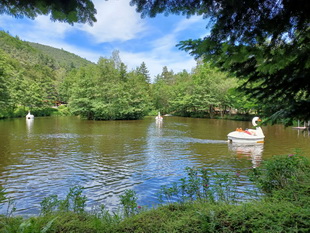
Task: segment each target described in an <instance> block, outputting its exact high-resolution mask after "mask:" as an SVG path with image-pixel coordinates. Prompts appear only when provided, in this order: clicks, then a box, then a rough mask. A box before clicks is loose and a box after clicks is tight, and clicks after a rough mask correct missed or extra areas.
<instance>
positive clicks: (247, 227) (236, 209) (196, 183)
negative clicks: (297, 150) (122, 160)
mask: <svg viewBox="0 0 310 233" xmlns="http://www.w3.org/2000/svg"><path fill="white" fill-rule="evenodd" d="M247 175H248V177H249V179H250V180H252V181H253V182H254V183H255V184H256V186H257V192H248V193H240V191H238V190H239V189H238V187H239V183H238V182H239V178H240V174H218V173H215V174H214V173H211V172H209V171H207V170H205V169H193V168H188V169H187V176H186V177H184V178H182V179H180V181H179V182H176V183H173V184H171V185H169V186H164V187H162V189H161V190H160V191H159V201H161V202H163V203H165V204H163V205H159V206H158V207H157V208H152V209H147V208H145V207H141V206H139V205H138V204H137V197H136V194H135V192H134V191H132V190H127V191H126V192H125V193H124V194H123V195H121V196H120V203H121V206H120V210H119V211H118V212H114V213H110V212H109V211H107V210H106V209H105V208H104V206H98V207H97V208H95V209H93V210H92V211H90V212H86V211H85V202H86V197H85V196H83V195H82V191H83V188H82V187H73V188H71V189H70V192H69V193H68V195H67V197H66V198H65V199H64V200H59V199H58V197H57V196H50V197H47V198H45V199H44V200H43V201H42V203H41V214H40V215H39V216H36V217H32V218H29V219H24V218H22V217H11V215H10V214H8V215H7V216H1V218H0V231H1V232H308V231H309V229H310V195H309V194H310V165H309V160H308V159H306V158H304V157H302V156H298V155H286V156H275V157H274V158H273V159H271V160H270V161H266V162H264V164H263V166H261V167H259V168H255V169H252V170H251V171H250V172H249V173H248V174H247ZM2 201H5V199H4V198H2ZM8 213H11V212H10V211H8Z"/></svg>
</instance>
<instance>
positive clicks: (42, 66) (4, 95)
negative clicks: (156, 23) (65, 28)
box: [0, 31, 258, 120]
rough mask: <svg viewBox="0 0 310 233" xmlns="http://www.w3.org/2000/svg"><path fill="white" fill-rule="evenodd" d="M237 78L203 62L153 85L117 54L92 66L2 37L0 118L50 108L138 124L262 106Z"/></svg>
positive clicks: (170, 73)
mask: <svg viewBox="0 0 310 233" xmlns="http://www.w3.org/2000/svg"><path fill="white" fill-rule="evenodd" d="M238 85H239V84H238V82H237V80H236V79H235V78H234V77H230V76H229V75H228V74H227V73H224V72H221V71H219V70H218V69H216V68H213V67H211V65H210V64H209V63H207V62H201V61H199V62H198V63H197V66H196V67H195V69H193V70H192V72H191V73H189V72H187V71H185V70H184V71H182V72H179V73H174V72H173V70H169V69H168V67H166V66H165V67H163V70H162V73H161V74H158V75H157V76H156V77H155V79H154V80H153V82H151V77H150V75H149V72H148V69H147V66H146V64H145V63H144V62H142V63H141V65H140V66H138V67H136V68H135V69H133V70H130V71H128V69H127V66H126V64H124V63H123V62H122V61H121V58H120V56H119V52H118V51H114V52H113V53H112V55H111V57H110V58H104V57H101V58H100V59H99V60H98V62H97V63H96V64H95V63H91V62H89V61H87V60H85V59H83V58H81V57H79V56H77V55H74V54H72V53H69V52H67V51H64V50H61V49H55V48H52V47H50V46H45V45H40V44H36V43H31V42H25V41H22V40H20V39H19V38H15V37H12V36H10V35H9V34H8V33H5V32H3V31H2V32H0V118H7V117H16V116H25V114H26V112H27V111H28V110H31V111H32V112H33V113H34V114H35V115H36V116H39V115H49V114H50V113H51V112H50V110H51V109H52V108H51V107H52V106H56V105H58V104H60V103H61V104H66V106H67V110H68V111H67V112H70V113H71V114H74V115H79V116H81V117H83V118H87V119H93V120H118V119H140V118H142V117H144V116H145V115H147V114H149V113H150V112H152V113H153V114H156V113H157V111H160V112H162V113H173V114H174V115H179V116H191V117H193V116H194V117H213V116H215V115H216V114H217V115H221V116H223V115H224V114H228V113H231V109H238V111H239V112H242V113H248V112H250V111H255V110H256V109H257V107H258V105H257V103H256V102H255V100H253V99H251V100H250V99H248V98H247V97H246V96H245V95H244V94H242V93H240V92H239V91H238V90H237V87H238Z"/></svg>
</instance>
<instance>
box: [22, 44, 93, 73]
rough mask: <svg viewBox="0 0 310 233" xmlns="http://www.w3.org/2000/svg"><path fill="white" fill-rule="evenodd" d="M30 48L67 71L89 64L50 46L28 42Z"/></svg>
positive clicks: (82, 59) (76, 56)
mask: <svg viewBox="0 0 310 233" xmlns="http://www.w3.org/2000/svg"><path fill="white" fill-rule="evenodd" d="M28 44H29V45H30V46H31V47H34V48H36V49H37V50H39V51H40V52H41V53H42V54H44V55H46V56H48V57H50V58H52V59H54V61H55V62H56V63H57V64H59V66H61V67H67V68H68V69H72V68H79V67H83V66H87V65H89V64H91V62H90V61H88V60H86V59H84V58H81V57H79V56H78V55H75V54H73V53H69V52H67V51H65V50H63V49H57V48H53V47H51V46H47V45H42V44H38V43H32V42H28Z"/></svg>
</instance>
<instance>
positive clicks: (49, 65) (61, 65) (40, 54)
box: [0, 31, 91, 118]
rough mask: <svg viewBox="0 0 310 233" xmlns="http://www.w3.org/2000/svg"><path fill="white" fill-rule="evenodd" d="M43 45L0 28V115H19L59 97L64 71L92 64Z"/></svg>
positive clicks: (54, 101) (54, 100)
mask: <svg viewBox="0 0 310 233" xmlns="http://www.w3.org/2000/svg"><path fill="white" fill-rule="evenodd" d="M45 47H47V46H34V44H33V43H28V42H25V41H22V40H20V39H19V38H17V37H12V36H10V35H9V34H8V33H6V32H3V31H0V91H1V94H0V118H5V117H10V116H20V115H23V114H24V112H25V111H26V110H29V109H37V111H38V109H41V110H42V109H45V108H48V107H50V106H53V105H54V104H55V103H56V101H62V97H61V95H62V94H61V89H62V83H63V81H64V79H65V77H66V76H67V74H68V73H69V72H71V70H73V69H74V68H79V67H83V66H86V65H88V64H91V62H89V61H87V60H85V59H82V58H80V57H78V56H76V55H73V54H71V53H68V52H65V51H62V50H60V49H55V48H51V47H49V48H48V49H49V50H48V53H49V54H47V52H46V51H47V50H46V49H45V50H44V49H43V48H45ZM50 54H51V55H50ZM60 58H61V59H60ZM41 112H42V111H41ZM43 112H44V111H43ZM42 114H43V115H44V113H42ZM46 114H48V113H46Z"/></svg>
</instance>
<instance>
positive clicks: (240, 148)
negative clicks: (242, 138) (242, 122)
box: [228, 143, 264, 168]
mask: <svg viewBox="0 0 310 233" xmlns="http://www.w3.org/2000/svg"><path fill="white" fill-rule="evenodd" d="M228 148H229V150H230V151H233V152H235V153H236V154H237V156H238V157H241V158H242V157H246V158H249V159H251V160H252V164H253V165H252V167H253V168H255V167H258V166H259V165H260V163H261V161H262V155H263V151H264V144H263V143H255V144H245V143H228Z"/></svg>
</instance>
